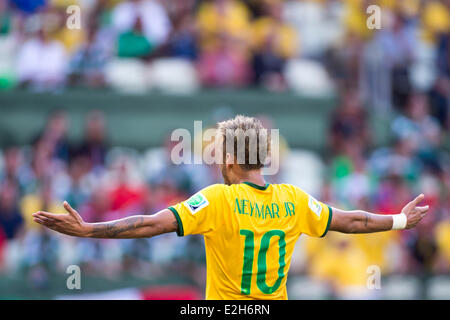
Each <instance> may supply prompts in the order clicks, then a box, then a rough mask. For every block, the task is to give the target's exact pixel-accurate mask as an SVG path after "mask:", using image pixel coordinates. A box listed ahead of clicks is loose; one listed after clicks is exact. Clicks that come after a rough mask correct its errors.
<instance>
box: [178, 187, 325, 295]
mask: <svg viewBox="0 0 450 320" xmlns="http://www.w3.org/2000/svg"><path fill="white" fill-rule="evenodd" d="M172 211H174V212H176V216H177V218H178V223H179V226H180V225H181V230H179V233H180V234H195V233H200V234H204V236H205V249H206V259H207V284H206V298H207V299H247V298H248V299H287V292H286V276H287V272H288V270H289V266H290V262H291V257H292V253H293V250H294V246H295V243H296V241H297V239H298V237H299V236H300V235H301V234H302V233H308V234H310V235H312V236H323V235H324V234H325V233H326V230H327V229H328V224H329V221H330V220H331V209H329V208H328V207H326V206H325V205H323V204H322V203H320V202H317V201H315V200H314V199H313V198H312V197H310V196H308V195H307V194H306V193H304V192H303V191H302V190H300V189H299V188H298V187H295V186H292V185H289V184H267V185H266V186H258V185H255V184H252V183H248V182H245V183H241V184H234V185H231V186H226V185H220V184H217V185H212V186H209V187H207V188H205V189H203V190H202V191H200V192H199V193H197V194H196V195H194V196H193V197H191V198H190V199H189V200H187V201H185V202H183V203H181V204H178V205H177V206H175V207H173V208H172ZM179 229H180V228H179Z"/></svg>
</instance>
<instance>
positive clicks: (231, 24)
mask: <svg viewBox="0 0 450 320" xmlns="http://www.w3.org/2000/svg"><path fill="white" fill-rule="evenodd" d="M196 23H197V26H198V29H199V30H200V34H201V45H202V47H203V48H205V49H211V48H214V47H216V46H217V45H218V39H219V37H218V35H221V34H222V35H226V36H229V37H231V38H234V39H239V40H241V41H243V42H247V41H248V38H249V32H250V12H249V11H248V9H247V8H246V6H245V5H244V4H243V3H241V2H238V1H229V2H227V3H226V5H224V8H223V10H219V9H218V7H217V5H216V4H215V3H214V2H203V4H202V5H201V6H200V8H199V10H198V13H197V16H196Z"/></svg>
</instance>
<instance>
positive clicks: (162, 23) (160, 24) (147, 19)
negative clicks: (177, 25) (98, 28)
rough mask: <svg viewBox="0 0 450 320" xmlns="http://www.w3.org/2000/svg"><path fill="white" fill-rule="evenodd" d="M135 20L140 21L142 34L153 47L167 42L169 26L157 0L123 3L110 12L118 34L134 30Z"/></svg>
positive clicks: (162, 8) (164, 11)
mask: <svg viewBox="0 0 450 320" xmlns="http://www.w3.org/2000/svg"><path fill="white" fill-rule="evenodd" d="M137 20H140V22H139V24H140V27H139V28H140V29H141V30H142V34H143V35H144V36H145V37H146V38H147V40H148V41H149V43H151V44H153V46H159V45H161V44H163V43H164V42H165V41H166V40H167V37H168V36H169V33H170V30H171V24H170V20H169V17H168V16H167V12H166V9H165V8H164V6H162V5H161V3H160V2H159V0H130V1H123V2H121V3H119V4H118V5H117V6H116V7H115V8H114V10H113V12H112V23H113V26H114V28H115V29H116V30H117V31H118V32H119V33H126V32H130V31H132V30H133V29H136V23H137Z"/></svg>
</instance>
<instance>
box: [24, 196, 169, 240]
mask: <svg viewBox="0 0 450 320" xmlns="http://www.w3.org/2000/svg"><path fill="white" fill-rule="evenodd" d="M64 208H65V209H66V210H67V212H68V213H67V214H54V213H49V212H43V211H39V212H36V213H33V219H34V221H35V222H37V223H39V224H42V225H43V226H45V227H47V228H49V229H52V230H55V231H57V232H60V233H63V234H67V235H71V236H76V237H88V238H108V239H130V238H149V237H153V236H156V235H159V234H162V233H167V232H174V231H176V230H177V228H178V223H177V220H176V218H175V216H174V215H173V213H172V212H171V211H170V210H168V209H164V210H161V211H159V212H158V213H156V214H154V215H151V216H149V215H136V216H130V217H127V218H123V219H118V220H113V221H106V222H99V223H87V222H84V221H83V219H82V218H81V216H80V215H79V214H78V212H77V211H75V210H74V209H73V208H72V207H71V206H70V205H69V204H68V203H67V201H65V202H64Z"/></svg>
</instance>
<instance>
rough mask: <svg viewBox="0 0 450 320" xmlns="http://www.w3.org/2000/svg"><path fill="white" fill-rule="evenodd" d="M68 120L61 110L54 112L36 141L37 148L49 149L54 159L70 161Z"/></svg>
mask: <svg viewBox="0 0 450 320" xmlns="http://www.w3.org/2000/svg"><path fill="white" fill-rule="evenodd" d="M67 129H68V118H67V115H66V113H65V112H64V111H63V110H61V109H58V110H55V111H52V113H51V114H50V116H49V118H48V120H47V123H46V125H45V128H44V130H43V131H42V132H41V133H40V134H39V135H38V136H37V137H36V138H35V139H34V144H35V146H36V148H47V149H48V150H47V151H48V152H49V153H50V157H51V158H52V159H59V160H61V161H67V160H69V155H70V148H71V147H70V144H69V141H68V139H67Z"/></svg>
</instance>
